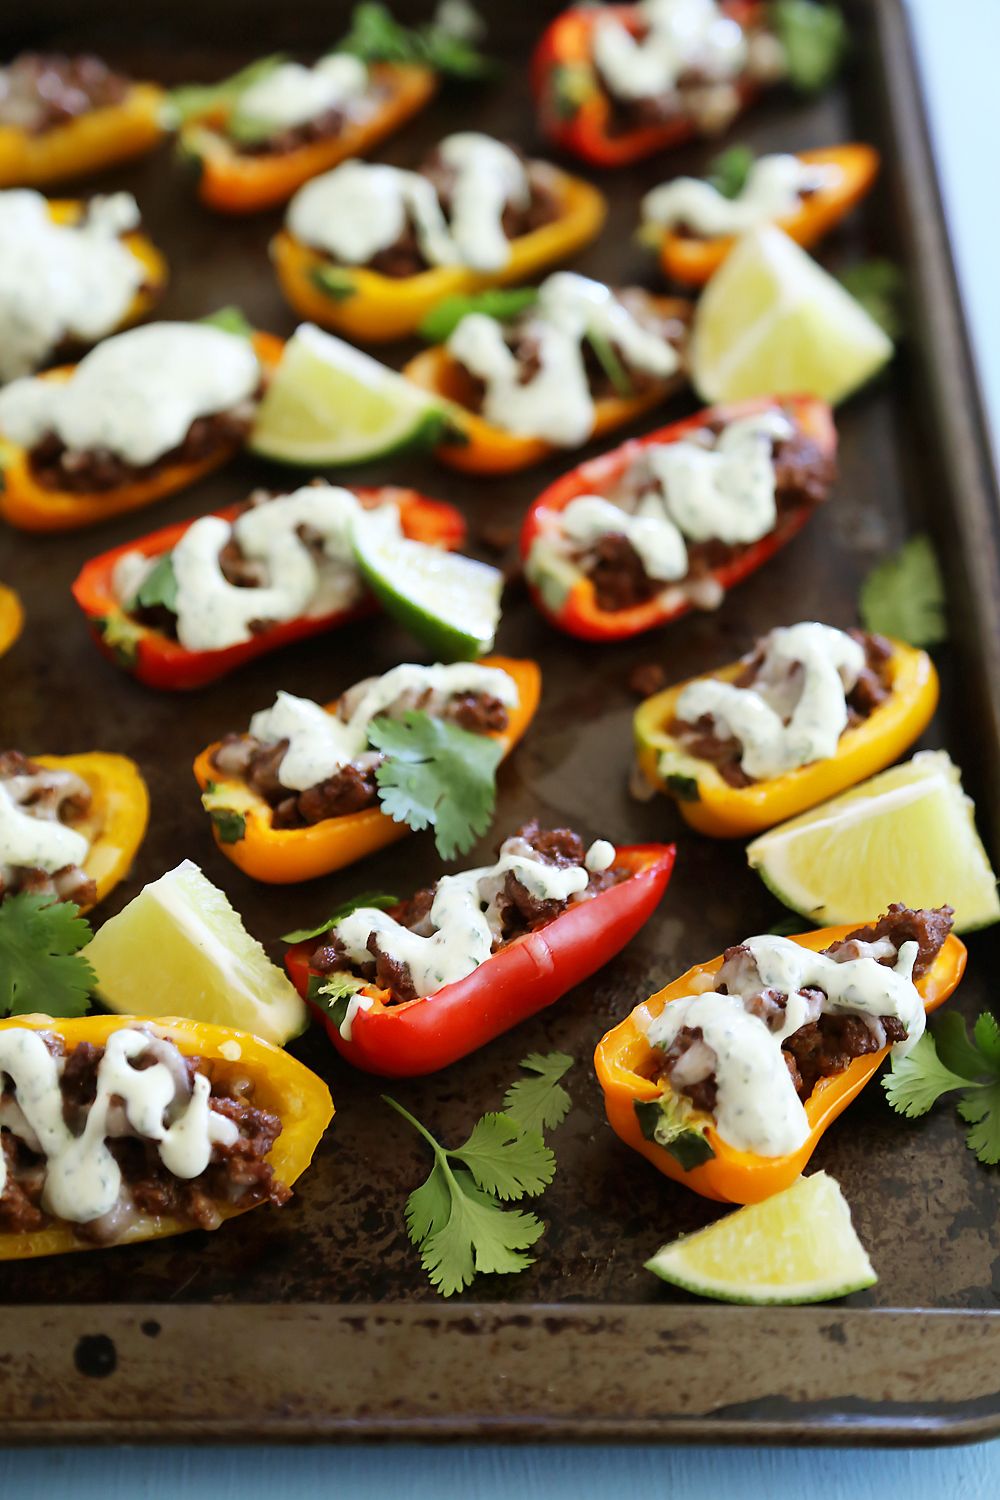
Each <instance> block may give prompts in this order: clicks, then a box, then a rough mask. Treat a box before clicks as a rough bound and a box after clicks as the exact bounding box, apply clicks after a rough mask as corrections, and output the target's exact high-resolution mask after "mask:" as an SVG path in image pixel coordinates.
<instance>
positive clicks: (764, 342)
mask: <svg viewBox="0 0 1000 1500" xmlns="http://www.w3.org/2000/svg"><path fill="white" fill-rule="evenodd" d="M892 352H893V345H892V340H891V339H890V338H889V337H888V335H887V334H886V333H885V332H883V330H882V329H881V328H880V327H879V326H878V324H877V323H876V322H875V321H874V319H873V318H871V317H870V316H869V314H868V313H867V312H866V311H865V309H864V308H863V307H862V306H861V304H860V303H859V302H856V301H855V300H854V298H853V297H852V296H850V294H849V293H848V292H846V291H845V290H844V288H843V287H842V286H841V285H840V283H839V282H838V281H835V280H834V278H833V277H832V276H830V275H829V273H828V272H826V271H824V270H823V268H822V267H821V266H819V265H817V264H816V262H815V261H814V260H813V259H812V257H811V256H810V255H807V254H806V252H805V250H803V249H802V248H801V247H800V246H799V245H796V244H795V242H794V241H793V240H791V239H789V237H788V235H787V234H785V233H784V232H783V231H782V230H780V229H777V228H775V226H774V225H770V224H769V225H765V226H763V227H762V228H760V229H755V230H752V231H751V233H749V234H747V235H745V236H744V237H743V238H742V239H741V240H740V241H739V243H738V244H737V246H736V248H735V249H734V250H733V252H732V253H731V254H730V255H728V256H727V257H726V259H725V260H724V261H723V263H722V265H721V266H720V267H719V269H718V270H717V271H716V272H715V274H714V275H713V276H712V278H711V280H710V281H709V282H708V285H707V286H706V288H705V291H704V293H703V294H702V297H701V299H700V301H699V303H698V307H697V311H696V312H695V318H694V330H693V333H692V338H691V368H692V379H693V382H694V385H695V388H696V390H697V391H698V394H699V395H700V396H701V397H703V399H704V400H705V401H710V402H716V401H741V400H743V399H744V398H745V397H748V396H762V395H769V394H773V393H775V392H783V391H787V392H795V393H796V394H802V395H811V396H819V397H821V398H822V399H823V400H824V401H831V402H837V401H842V400H843V399H844V397H845V396H849V395H850V394H851V392H852V391H854V390H856V389H857V388H858V386H860V385H863V384H864V382H865V381H866V380H868V379H870V378H871V376H872V375H874V374H875V372H876V371H877V370H880V369H881V368H882V366H883V365H884V364H885V363H886V361H887V360H888V359H890V358H891V356H892Z"/></svg>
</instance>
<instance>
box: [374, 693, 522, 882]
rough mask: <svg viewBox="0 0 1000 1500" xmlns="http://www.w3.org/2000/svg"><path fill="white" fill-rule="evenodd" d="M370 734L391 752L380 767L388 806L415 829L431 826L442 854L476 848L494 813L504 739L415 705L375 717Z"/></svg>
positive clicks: (386, 808) (394, 815)
mask: <svg viewBox="0 0 1000 1500" xmlns="http://www.w3.org/2000/svg"><path fill="white" fill-rule="evenodd" d="M368 739H369V742H370V743H371V744H372V745H374V747H375V748H376V749H377V750H381V751H383V752H384V753H385V754H386V755H387V756H388V757H389V759H388V760H384V761H382V763H381V764H380V765H379V766H378V767H377V768H376V771H375V779H376V781H377V782H378V787H379V796H380V798H381V802H382V808H383V811H384V812H386V813H388V815H389V817H390V818H395V820H396V822H397V823H408V824H409V825H410V827H411V828H427V827H428V826H429V825H432V826H433V828H434V833H435V843H436V845H437V850H438V853H439V854H440V855H441V858H442V859H453V858H454V857H455V855H456V854H464V853H466V851H467V850H469V849H471V847H472V845H473V843H474V842H475V840H476V839H477V838H478V837H479V836H480V835H481V834H483V833H485V832H486V830H487V828H488V827H489V826H490V820H491V819H492V817H493V807H494V804H495V802H496V781H495V773H496V768H497V765H498V764H499V762H500V759H501V757H502V756H503V751H504V747H503V744H502V743H501V742H500V741H499V740H495V739H491V738H490V737H489V736H488V735H484V734H471V733H470V732H469V730H467V729H460V728H459V727H458V725H457V724H449V723H446V721H445V720H444V719H435V718H432V717H431V716H430V715H429V714H426V713H423V712H422V711H413V710H410V711H409V712H407V713H405V714H404V715H403V717H402V719H389V718H378V719H373V720H372V722H371V724H370V725H369V728H368Z"/></svg>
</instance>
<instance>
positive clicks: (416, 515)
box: [73, 485, 465, 692]
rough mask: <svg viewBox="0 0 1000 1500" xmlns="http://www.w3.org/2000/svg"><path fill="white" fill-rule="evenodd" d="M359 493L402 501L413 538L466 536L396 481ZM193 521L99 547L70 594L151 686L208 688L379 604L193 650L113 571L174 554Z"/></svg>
mask: <svg viewBox="0 0 1000 1500" xmlns="http://www.w3.org/2000/svg"><path fill="white" fill-rule="evenodd" d="M354 493H355V494H356V495H358V496H359V497H360V498H362V499H364V498H366V497H374V496H376V495H381V496H382V497H384V498H387V499H389V498H391V499H393V500H395V501H396V502H397V504H398V505H399V518H400V522H401V524H402V528H403V534H404V535H405V536H408V537H410V538H411V539H412V540H414V541H418V542H427V543H428V545H430V546H436V547H445V548H447V549H448V550H452V549H453V548H455V547H460V546H461V545H462V542H463V541H464V539H465V521H464V520H463V519H462V516H461V515H460V514H459V512H458V511H457V510H456V509H455V508H454V506H452V505H447V504H446V503H445V502H444V501H443V500H428V499H427V498H426V496H424V495H419V494H418V493H417V492H416V490H401V489H396V488H395V486H392V485H384V486H382V487H381V488H380V489H365V488H360V487H359V488H356V489H355V491H354ZM240 510H241V507H240V506H238V505H230V506H226V507H225V509H223V510H218V511H214V512H213V514H214V515H217V516H221V517H222V519H223V520H224V521H232V520H233V519H235V517H236V516H237V515H239V513H240ZM194 519H197V517H195V518H193V519H192V520H191V521H178V522H176V523H175V524H174V525H173V526H163V527H161V528H160V530H159V531H153V532H150V533H149V535H148V536H144V537H140V538H139V539H138V540H137V541H134V542H125V543H123V545H122V546H120V547H113V548H112V549H111V550H110V551H109V552H102V553H101V554H100V556H99V557H92V558H91V559H90V561H89V562H86V563H84V565H83V567H82V568H81V570H80V572H79V574H78V575H77V578H76V580H75V582H74V584H73V597H74V598H75V599H76V602H77V604H79V606H80V608H81V609H82V610H83V612H84V614H85V615H86V616H87V623H88V626H89V628H90V634H91V636H92V637H93V639H94V641H95V642H96V644H97V647H98V649H99V650H100V651H101V652H103V654H104V655H105V656H106V657H107V658H108V660H109V661H113V662H114V663H115V665H116V666H119V667H122V668H124V670H125V671H126V672H131V673H132V675H133V677H136V678H137V679H138V680H139V682H144V683H145V684H146V686H147V687H152V688H158V689H160V690H161V691H164V692H177V691H182V690H186V689H189V688H199V687H205V686H206V684H208V683H210V682H214V681H215V680H216V679H217V678H219V677H224V676H225V675H226V673H227V672H232V671H234V670H235V669H236V668H237V667H240V666H242V665H243V664H244V662H248V661H252V660H253V659H254V657H257V656H263V655H264V654H265V653H266V652H268V651H275V650H277V648H278V647H279V646H286V645H289V644H290V643H291V642H292V641H300V640H305V639H307V638H308V637H309V636H313V635H318V634H320V633H321V632H322V631H324V630H332V629H333V628H334V626H336V625H345V624H347V623H348V621H350V620H356V619H360V618H361V617H362V616H364V615H367V614H371V613H372V612H373V611H374V609H375V608H376V605H375V602H374V600H372V599H370V598H366V599H362V600H361V601H360V602H359V603H358V604H356V605H354V606H353V607H352V608H351V609H346V610H339V611H337V612H336V613H334V614H329V615H315V616H308V615H301V616H300V617H299V618H298V619H296V620H288V621H286V622H285V623H284V624H281V625H275V626H273V627H272V628H271V629H270V630H263V631H261V632H260V633H259V634H258V635H254V636H251V638H250V639H249V640H248V641H240V642H239V644H238V645H236V646H226V647H225V648H224V649H223V650H220V651H188V650H187V649H186V647H184V646H182V645H181V643H180V642H179V641H175V640H171V639H170V638H169V637H168V636H166V635H164V634H163V632H162V631H160V630H155V629H154V628H153V627H152V626H149V625H141V624H139V623H138V622H137V621H134V620H131V619H130V618H129V617H128V616H127V615H126V613H125V611H124V610H123V609H122V606H121V604H120V603H119V601H118V599H117V598H116V597H115V593H114V589H113V587H112V576H113V574H114V569H115V564H116V563H117V561H118V559H119V558H120V557H121V556H122V554H123V553H125V552H141V553H143V554H144V556H146V557H159V556H162V555H163V553H165V552H170V551H171V550H172V548H174V547H175V546H176V545H177V543H178V542H179V541H180V539H181V537H182V536H183V535H184V533H185V531H187V529H188V527H189V526H191V525H192V524H193V520H194Z"/></svg>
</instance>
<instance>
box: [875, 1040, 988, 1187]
mask: <svg viewBox="0 0 1000 1500" xmlns="http://www.w3.org/2000/svg"><path fill="white" fill-rule="evenodd" d="M931 1026H932V1028H933V1030H931V1031H925V1032H924V1034H923V1036H922V1037H921V1038H920V1040H919V1042H918V1043H917V1045H916V1046H915V1047H914V1048H913V1050H912V1052H910V1053H909V1054H908V1056H906V1057H903V1058H900V1059H895V1058H894V1059H893V1063H892V1072H891V1073H889V1074H888V1075H887V1076H886V1077H885V1078H883V1080H882V1084H883V1087H884V1088H885V1091H886V1095H887V1096H888V1099H889V1103H890V1104H891V1105H892V1107H893V1109H895V1110H898V1112H899V1113H900V1114H902V1115H906V1117H907V1118H908V1119H911V1120H912V1119H916V1118H917V1116H918V1115H925V1114H926V1113H927V1111H928V1110H929V1109H930V1108H931V1107H932V1105H934V1104H936V1103H937V1101H938V1099H940V1098H941V1096H942V1094H948V1093H951V1092H952V1091H953V1090H954V1089H961V1090H962V1093H961V1096H960V1097H959V1100H958V1113H959V1114H960V1115H961V1117H962V1119H963V1120H965V1121H966V1123H967V1124H969V1125H971V1126H972V1129H971V1130H969V1131H968V1132H967V1133H966V1137H965V1141H966V1145H967V1146H968V1147H969V1149H970V1151H974V1152H975V1153H976V1155H977V1157H978V1158H979V1160H980V1161H981V1162H983V1163H984V1164H985V1165H986V1166H996V1164H997V1162H1000V1027H998V1026H997V1023H996V1020H995V1019H994V1017H993V1016H991V1015H990V1014H989V1012H988V1011H984V1012H983V1014H982V1015H981V1016H980V1017H979V1020H978V1021H977V1022H976V1025H975V1028H974V1031H973V1037H974V1041H973V1042H970V1041H969V1038H968V1034H967V1032H966V1029H965V1023H964V1022H963V1020H962V1018H961V1016H959V1015H956V1014H954V1013H949V1014H948V1015H946V1016H941V1017H940V1018H936V1019H935V1020H934V1021H932V1022H931ZM935 1041H936V1043H937V1045H935Z"/></svg>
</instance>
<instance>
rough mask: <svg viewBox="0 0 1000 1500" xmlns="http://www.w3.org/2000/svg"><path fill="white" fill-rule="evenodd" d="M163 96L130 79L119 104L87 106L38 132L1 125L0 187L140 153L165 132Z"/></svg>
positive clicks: (30, 183)
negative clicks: (163, 124) (64, 120)
mask: <svg viewBox="0 0 1000 1500" xmlns="http://www.w3.org/2000/svg"><path fill="white" fill-rule="evenodd" d="M165 101H166V95H165V94H164V92H163V90H162V89H161V88H157V86H156V84H153V83H133V84H132V85H131V87H130V88H129V90H128V93H127V94H126V96H125V98H124V99H123V100H122V102H121V104H114V105H108V106H107V107H106V108H103V109H90V110H87V111H86V113H85V114H82V115H77V116H76V118H75V119H73V120H69V121H68V122H67V123H66V124H65V125H56V126H54V127H53V128H52V129H51V130H44V131H42V133H41V134H40V135H29V134H28V133H27V132H26V131H24V130H18V129H17V128H16V126H13V125H0V188H11V187H45V186H46V185H47V184H48V183H50V182H58V181H59V179H60V178H66V177H80V176H83V175H84V174H85V173H87V172H97V171H99V170H100V169H101V168H102V167H109V166H112V165H113V164H114V163H115V162H120V161H127V160H128V159H129V158H130V157H133V156H142V155H144V154H145V152H147V151H151V150H152V149H153V147H154V146H156V145H157V144H158V143H159V142H160V141H161V140H162V139H163V136H164V134H165V132H164V129H163V126H162V125H161V123H160V112H161V110H162V108H163V105H164V103H165Z"/></svg>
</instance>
